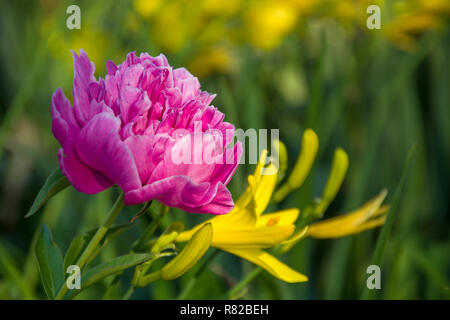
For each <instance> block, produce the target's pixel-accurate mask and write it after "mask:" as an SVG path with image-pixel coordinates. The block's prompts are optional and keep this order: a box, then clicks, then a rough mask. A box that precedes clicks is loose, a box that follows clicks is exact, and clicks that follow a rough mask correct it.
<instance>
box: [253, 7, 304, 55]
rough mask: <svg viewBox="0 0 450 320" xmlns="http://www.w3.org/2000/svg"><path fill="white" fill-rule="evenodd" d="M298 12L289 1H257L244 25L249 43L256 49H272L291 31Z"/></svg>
mask: <svg viewBox="0 0 450 320" xmlns="http://www.w3.org/2000/svg"><path fill="white" fill-rule="evenodd" d="M297 17H298V11H297V10H295V7H294V6H293V5H292V4H291V3H289V2H287V1H271V0H268V1H256V2H253V3H252V5H251V6H250V7H249V9H248V11H246V13H245V17H244V25H245V30H246V32H247V33H248V37H249V41H250V43H251V44H253V45H254V46H256V47H259V48H263V49H272V48H274V47H275V46H277V45H279V44H280V43H281V41H282V39H283V37H284V36H285V35H286V34H287V33H288V32H289V31H291V30H292V29H293V28H294V26H295V24H296V22H297Z"/></svg>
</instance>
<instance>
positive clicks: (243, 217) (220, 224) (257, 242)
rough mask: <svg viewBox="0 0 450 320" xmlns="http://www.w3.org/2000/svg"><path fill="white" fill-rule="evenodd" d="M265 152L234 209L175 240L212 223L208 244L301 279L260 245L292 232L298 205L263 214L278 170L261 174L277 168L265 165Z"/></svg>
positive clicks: (275, 242)
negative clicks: (265, 166)
mask: <svg viewBox="0 0 450 320" xmlns="http://www.w3.org/2000/svg"><path fill="white" fill-rule="evenodd" d="M266 154H267V152H266V151H264V152H263V153H262V155H261V158H260V161H259V163H258V165H257V167H256V170H255V173H254V174H253V175H250V176H249V178H248V182H249V186H248V188H247V190H246V191H245V192H244V194H243V195H242V196H241V198H240V199H239V200H238V201H237V202H236V204H235V207H234V209H233V210H232V211H231V212H230V213H229V214H227V215H222V216H216V217H214V218H212V219H209V220H208V221H206V222H204V223H202V224H200V225H198V226H196V227H194V228H193V229H191V230H188V231H184V232H181V233H180V234H179V235H178V237H177V239H176V241H178V242H184V241H188V240H189V239H190V238H191V236H192V235H193V234H194V233H195V232H196V231H197V230H198V229H199V228H201V227H202V226H203V225H204V224H206V223H211V225H212V226H213V230H214V232H213V236H212V241H211V246H213V247H216V248H219V249H221V250H224V251H227V252H229V253H231V254H234V255H237V256H239V257H241V258H244V259H246V260H248V261H251V262H253V263H255V264H257V265H259V266H260V267H262V268H264V269H265V270H267V271H268V272H269V273H271V274H272V275H274V276H275V277H277V278H279V279H281V280H284V281H286V282H304V281H307V280H308V278H307V277H306V276H304V275H303V274H301V273H299V272H297V271H295V270H293V269H291V268H290V267H289V266H287V265H286V264H284V263H282V262H281V261H279V260H278V259H276V258H275V257H274V256H272V255H270V254H269V253H267V252H265V251H263V250H262V249H265V248H270V247H273V246H276V245H279V244H281V243H283V241H285V240H287V239H288V238H289V237H290V236H291V235H292V234H293V232H294V229H295V225H294V222H295V221H296V220H297V217H298V215H299V213H300V211H299V210H298V209H288V210H282V211H278V212H275V213H267V214H262V213H263V211H264V210H265V209H266V207H267V205H268V203H269V201H270V198H271V196H272V193H273V191H274V189H275V186H276V183H277V174H267V175H264V174H262V173H263V170H268V172H272V173H273V172H276V170H273V169H274V168H273V167H271V166H273V165H272V164H271V165H269V166H268V167H267V168H264V167H263V165H264V163H265V159H266Z"/></svg>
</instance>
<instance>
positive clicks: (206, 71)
mask: <svg viewBox="0 0 450 320" xmlns="http://www.w3.org/2000/svg"><path fill="white" fill-rule="evenodd" d="M236 67H237V61H236V58H235V57H234V56H233V54H232V53H231V52H230V50H228V49H227V48H225V47H211V48H207V49H205V50H203V51H202V52H200V53H199V54H198V55H197V56H195V57H194V58H193V59H192V61H191V62H190V63H189V65H188V68H189V70H190V71H191V72H192V73H193V74H195V75H196V76H198V77H206V76H208V75H210V74H211V73H214V72H220V73H228V72H232V71H234V70H235V69H236Z"/></svg>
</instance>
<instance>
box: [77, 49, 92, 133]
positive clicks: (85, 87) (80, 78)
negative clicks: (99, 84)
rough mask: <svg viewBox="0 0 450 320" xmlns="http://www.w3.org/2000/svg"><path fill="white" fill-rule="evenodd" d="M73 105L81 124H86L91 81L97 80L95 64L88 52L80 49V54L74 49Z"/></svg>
mask: <svg viewBox="0 0 450 320" xmlns="http://www.w3.org/2000/svg"><path fill="white" fill-rule="evenodd" d="M73 68H74V78H73V105H74V108H75V115H76V118H77V120H78V122H79V123H80V125H84V124H86V122H87V121H88V120H86V115H85V113H86V111H87V110H88V109H89V104H90V94H89V83H91V82H95V81H96V80H95V77H94V71H95V66H94V63H92V62H91V61H90V60H89V57H88V56H87V54H86V52H84V51H83V50H80V56H78V55H77V54H76V52H75V51H73Z"/></svg>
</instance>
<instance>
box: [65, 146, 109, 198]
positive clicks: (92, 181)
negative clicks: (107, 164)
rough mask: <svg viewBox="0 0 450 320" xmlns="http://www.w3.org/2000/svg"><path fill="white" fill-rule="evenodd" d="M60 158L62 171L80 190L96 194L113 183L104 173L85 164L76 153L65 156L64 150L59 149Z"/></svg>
mask: <svg viewBox="0 0 450 320" xmlns="http://www.w3.org/2000/svg"><path fill="white" fill-rule="evenodd" d="M58 160H59V166H60V168H61V171H62V172H63V173H64V175H65V176H66V177H67V179H68V180H69V181H70V183H71V184H72V185H73V186H74V188H75V189H77V190H78V191H79V192H83V193H87V194H95V193H98V192H100V191H103V190H105V189H108V188H109V187H110V186H112V185H113V183H112V182H111V180H109V179H108V178H106V177H105V176H104V175H103V174H101V173H100V172H97V171H94V170H92V169H90V168H89V167H87V166H85V165H84V164H83V163H82V162H81V161H80V160H79V159H78V157H77V156H76V154H71V155H66V156H64V151H63V150H62V149H59V151H58Z"/></svg>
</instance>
